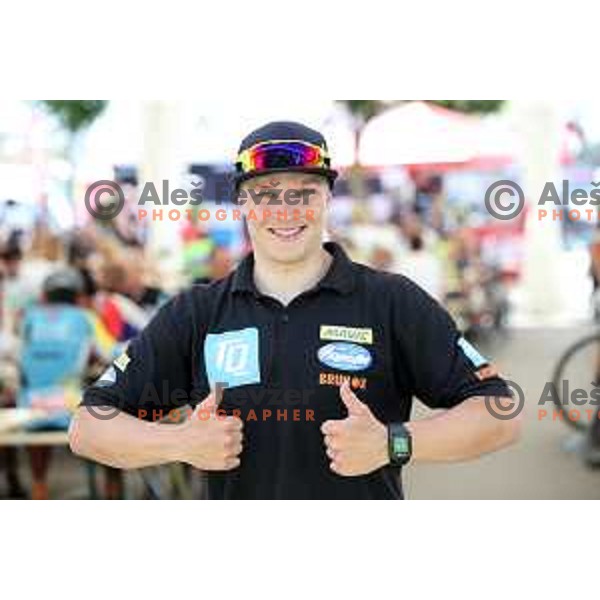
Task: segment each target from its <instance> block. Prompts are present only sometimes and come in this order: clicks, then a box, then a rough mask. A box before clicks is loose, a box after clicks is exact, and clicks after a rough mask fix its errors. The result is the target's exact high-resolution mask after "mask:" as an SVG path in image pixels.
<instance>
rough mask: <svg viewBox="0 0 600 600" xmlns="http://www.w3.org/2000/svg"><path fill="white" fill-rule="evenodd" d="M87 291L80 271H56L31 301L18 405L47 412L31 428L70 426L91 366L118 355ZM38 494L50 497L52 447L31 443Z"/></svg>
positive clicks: (24, 325) (35, 492) (25, 317)
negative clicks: (85, 297) (88, 303)
mask: <svg viewBox="0 0 600 600" xmlns="http://www.w3.org/2000/svg"><path fill="white" fill-rule="evenodd" d="M83 291H84V282H83V279H82V278H81V276H80V274H79V273H78V272H77V271H76V270H74V269H71V268H68V269H67V268H65V269H62V270H60V271H56V272H55V273H53V274H52V275H50V276H49V277H48V278H47V279H46V280H45V281H44V283H43V293H42V297H41V299H40V301H39V302H36V303H34V304H33V305H31V306H29V307H28V308H27V309H26V310H25V313H24V315H23V319H22V323H21V336H20V337H21V341H22V348H21V354H20V363H19V364H20V375H21V385H20V389H19V394H18V402H17V404H18V406H19V407H22V408H29V409H35V410H39V411H40V412H41V413H43V415H40V417H39V419H36V420H35V421H34V422H32V423H31V424H30V425H29V426H28V428H29V429H30V430H62V429H67V427H68V425H69V421H70V418H71V411H72V410H73V409H74V407H75V406H76V405H77V403H78V402H79V398H80V395H81V389H82V385H83V381H84V379H85V375H86V371H87V369H88V366H89V365H90V364H91V363H92V362H94V361H96V360H99V361H100V362H103V363H104V364H108V362H109V361H110V360H111V358H112V350H113V348H112V347H113V345H114V340H113V339H112V338H110V336H108V335H106V334H105V333H101V330H99V329H98V324H97V322H95V321H94V319H93V317H92V315H90V312H89V311H88V310H86V309H84V308H81V307H80V306H79V302H80V299H81V296H82V294H83ZM28 453H29V457H30V463H31V472H32V481H33V483H32V492H31V496H32V498H33V499H45V498H47V497H48V482H47V474H48V469H49V465H50V458H51V447H46V446H31V447H29V448H28Z"/></svg>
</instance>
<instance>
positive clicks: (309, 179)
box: [301, 175, 321, 185]
mask: <svg viewBox="0 0 600 600" xmlns="http://www.w3.org/2000/svg"><path fill="white" fill-rule="evenodd" d="M320 182H321V178H320V177H319V176H318V175H313V176H312V177H306V178H305V179H303V180H302V182H301V183H302V185H310V184H313V183H320Z"/></svg>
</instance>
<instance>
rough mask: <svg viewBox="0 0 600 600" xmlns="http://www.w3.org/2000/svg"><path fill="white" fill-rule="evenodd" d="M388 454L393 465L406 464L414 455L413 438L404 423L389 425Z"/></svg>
mask: <svg viewBox="0 0 600 600" xmlns="http://www.w3.org/2000/svg"><path fill="white" fill-rule="evenodd" d="M388 454H389V457H390V465H391V466H392V467H401V466H403V465H405V464H406V463H407V462H408V461H409V460H410V458H411V456H412V438H411V436H410V431H408V429H407V428H406V427H405V426H404V423H390V424H389V425H388Z"/></svg>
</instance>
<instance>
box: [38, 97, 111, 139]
mask: <svg viewBox="0 0 600 600" xmlns="http://www.w3.org/2000/svg"><path fill="white" fill-rule="evenodd" d="M41 102H42V105H43V106H44V107H45V108H46V110H48V112H49V113H50V114H52V115H53V116H55V117H56V118H57V119H58V120H59V121H60V123H61V125H62V126H63V127H64V128H65V129H66V130H67V131H69V132H70V133H73V134H75V133H78V132H79V131H82V130H83V129H86V128H87V127H89V126H90V125H91V124H92V123H93V122H94V121H95V120H96V119H97V118H98V117H99V116H100V114H101V113H102V111H104V109H105V108H106V105H107V104H108V101H107V100H42V101H41Z"/></svg>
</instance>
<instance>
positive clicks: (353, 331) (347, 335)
mask: <svg viewBox="0 0 600 600" xmlns="http://www.w3.org/2000/svg"><path fill="white" fill-rule="evenodd" d="M319 338H320V339H322V340H331V341H339V342H357V343H358V344H372V343H373V330H372V329H371V328H370V327H342V326H340V325H321V328H320V331H319Z"/></svg>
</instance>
